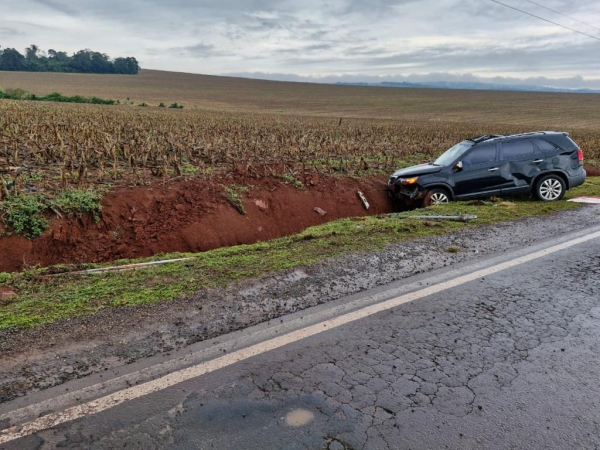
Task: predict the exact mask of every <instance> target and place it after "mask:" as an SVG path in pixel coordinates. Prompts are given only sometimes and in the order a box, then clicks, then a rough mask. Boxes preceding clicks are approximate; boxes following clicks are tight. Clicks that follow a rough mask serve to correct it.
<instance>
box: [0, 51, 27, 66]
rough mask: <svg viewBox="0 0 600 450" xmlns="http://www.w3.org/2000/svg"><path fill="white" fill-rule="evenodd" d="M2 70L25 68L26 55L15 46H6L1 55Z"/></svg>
mask: <svg viewBox="0 0 600 450" xmlns="http://www.w3.org/2000/svg"><path fill="white" fill-rule="evenodd" d="M0 70H12V71H15V70H25V57H24V56H23V55H21V53H19V52H18V51H17V50H15V49H14V48H5V49H4V51H2V54H1V55H0Z"/></svg>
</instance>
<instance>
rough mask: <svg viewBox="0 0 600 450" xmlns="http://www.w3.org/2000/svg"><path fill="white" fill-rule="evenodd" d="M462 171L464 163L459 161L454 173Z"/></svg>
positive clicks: (455, 165)
mask: <svg viewBox="0 0 600 450" xmlns="http://www.w3.org/2000/svg"><path fill="white" fill-rule="evenodd" d="M461 170H463V163H462V161H459V162H457V163H456V164H454V171H455V172H460V171H461Z"/></svg>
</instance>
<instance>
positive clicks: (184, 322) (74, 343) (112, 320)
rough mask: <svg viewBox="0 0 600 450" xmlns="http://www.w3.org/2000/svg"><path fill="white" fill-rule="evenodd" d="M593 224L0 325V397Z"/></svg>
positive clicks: (571, 220)
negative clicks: (24, 326) (35, 324)
mask: <svg viewBox="0 0 600 450" xmlns="http://www.w3.org/2000/svg"><path fill="white" fill-rule="evenodd" d="M598 224H600V207H598V206H586V207H582V208H580V209H578V210H574V211H565V212H561V213H557V214H554V215H551V216H544V217H534V218H529V219H522V220H518V221H513V222H503V223H498V224H495V225H490V226H483V227H477V228H468V229H464V230H462V231H459V232H456V233H451V234H446V235H443V236H436V237H431V238H424V239H419V240H414V241H410V242H402V243H398V244H393V245H389V246H387V247H386V248H385V249H384V250H382V251H377V252H372V253H361V254H348V255H345V256H343V257H339V258H332V259H329V260H326V261H323V262H321V263H318V264H315V265H313V266H310V267H302V268H297V269H295V270H290V271H286V272H282V273H279V274H277V275H273V276H266V277H263V278H260V279H255V280H252V281H244V282H243V283H239V284H236V285H232V286H229V287H227V288H219V289H206V290H201V291H198V292H196V293H195V294H193V295H190V296H188V297H185V298H181V299H178V300H174V301H169V302H164V303H160V304H156V305H149V306H139V307H135V308H120V309H107V310H103V311H101V312H99V313H97V314H95V315H92V316H86V317H80V318H75V319H69V320H63V321H59V322H55V323H53V324H50V325H47V326H43V327H40V328H36V329H31V330H6V331H2V332H0V354H1V355H2V356H1V357H0V362H1V363H0V364H1V365H0V380H1V381H0V403H4V402H7V401H10V400H12V399H14V398H16V397H19V396H22V395H24V394H26V393H27V392H30V391H34V390H41V389H46V388H49V387H52V386H56V385H60V384H62V383H64V382H65V381H68V380H71V379H75V378H81V377H85V376H87V375H90V374H92V373H98V372H102V371H104V370H108V369H114V368H118V367H120V366H124V365H127V364H130V363H133V362H135V361H139V360H141V359H144V358H147V357H151V356H154V355H159V354H168V353H169V352H172V351H174V350H178V349H181V348H184V347H186V346H188V345H191V344H193V343H195V342H198V341H202V340H205V339H209V338H213V337H216V336H219V335H222V334H226V333H229V332H231V331H235V330H239V329H242V328H246V327H248V326H251V325H255V324H258V323H261V322H264V321H268V320H271V319H274V318H277V317H280V316H282V315H285V314H289V313H292V312H296V311H299V310H302V309H305V308H308V307H311V306H315V305H318V304H322V303H326V302H329V301H333V300H337V299H339V298H342V297H344V296H347V295H350V294H354V293H357V292H361V291H364V290H367V289H371V288H375V287H377V286H381V285H384V284H387V283H390V282H392V281H397V280H401V279H403V278H407V277H410V276H411V275H414V274H418V273H424V272H428V271H430V270H434V269H438V268H442V267H444V266H449V265H452V264H457V263H461V262H466V261H469V260H473V259H476V258H479V257H481V256H486V255H490V254H494V253H497V252H502V251H507V250H510V249H514V248H518V247H524V246H528V245H531V244H534V243H536V242H540V241H542V240H546V239H549V238H552V237H554V236H559V235H562V234H565V233H569V232H574V231H577V230H581V229H584V228H587V227H590V226H594V225H598ZM449 249H452V251H449Z"/></svg>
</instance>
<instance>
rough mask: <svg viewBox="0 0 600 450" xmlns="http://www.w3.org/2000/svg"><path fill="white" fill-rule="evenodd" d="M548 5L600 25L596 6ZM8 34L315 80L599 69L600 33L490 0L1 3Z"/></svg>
mask: <svg viewBox="0 0 600 450" xmlns="http://www.w3.org/2000/svg"><path fill="white" fill-rule="evenodd" d="M519 6H522V7H523V9H525V10H527V11H530V12H532V13H535V14H538V15H541V16H543V17H545V18H547V19H549V20H553V21H557V22H559V23H562V24H564V25H566V26H571V27H574V28H577V29H582V31H585V32H590V33H592V34H598V35H600V32H598V30H594V29H590V28H589V27H588V28H587V29H585V30H584V29H583V28H585V25H583V24H580V23H577V22H574V21H571V20H570V19H568V18H566V17H563V16H560V15H557V14H554V13H552V12H551V11H548V10H544V9H543V8H540V7H537V6H535V5H533V4H529V3H528V4H526V5H520V4H519ZM548 6H549V7H551V8H552V9H556V10H557V11H564V12H565V13H566V14H569V15H572V16H573V17H575V18H577V19H579V20H583V21H586V22H589V23H600V3H598V2H589V1H583V0H552V1H551V2H550V3H548ZM24 23H29V24H30V25H24ZM2 30H4V31H2ZM13 30H14V32H13ZM0 36H1V37H2V43H1V44H2V46H3V47H15V48H21V49H24V48H25V47H26V46H28V45H30V44H32V43H36V44H37V45H39V46H40V47H41V48H44V49H47V48H50V47H52V48H57V49H64V50H66V51H68V52H74V51H76V50H79V49H81V48H91V49H94V50H98V51H102V52H106V53H108V54H110V55H111V56H129V55H131V56H136V57H137V58H138V60H139V61H140V63H141V65H142V67H147V68H155V69H163V70H178V71H185V72H197V73H209V74H221V73H252V72H262V73H277V74H281V73H293V74H296V75H298V76H300V77H316V78H319V77H324V76H338V75H339V76H357V77H360V76H362V77H370V76H379V77H384V76H389V77H392V78H394V77H402V76H407V74H410V73H421V74H427V73H452V74H455V75H457V76H462V75H464V74H474V75H475V76H484V77H494V76H499V77H509V78H510V77H515V78H527V77H537V78H544V77H546V78H551V79H558V78H560V79H566V80H571V82H573V83H576V82H577V78H576V77H577V76H578V75H579V76H583V77H584V79H588V78H590V77H594V76H596V73H597V71H598V63H597V59H595V55H598V54H599V53H600V42H598V41H594V40H592V39H590V38H586V37H584V36H581V35H577V34H575V33H573V32H570V31H567V30H564V29H562V28H560V27H557V26H555V25H551V24H549V23H546V22H543V21H540V20H537V19H535V18H532V17H529V16H526V15H523V14H520V13H518V12H516V11H513V10H510V9H508V8H505V7H502V6H500V5H497V4H494V3H493V2H489V1H482V0H373V1H369V2H365V1H364V0H327V1H325V2H324V1H322V0H303V1H302V2H298V1H297V0H293V1H292V0H277V1H276V0H245V1H244V2H240V1H239V0H203V1H201V2H199V1H197V0H170V1H169V2H166V1H164V0H128V1H123V0H78V1H77V2H75V1H71V0H21V1H19V2H15V3H14V5H11V8H10V9H6V10H5V11H3V15H2V17H0Z"/></svg>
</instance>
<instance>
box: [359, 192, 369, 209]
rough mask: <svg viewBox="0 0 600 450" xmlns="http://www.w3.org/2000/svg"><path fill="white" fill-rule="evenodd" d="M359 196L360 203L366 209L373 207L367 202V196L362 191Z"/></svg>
mask: <svg viewBox="0 0 600 450" xmlns="http://www.w3.org/2000/svg"><path fill="white" fill-rule="evenodd" d="M357 195H358V198H360V201H361V202H362V204H363V206H364V207H365V209H366V210H368V209H369V208H370V207H371V205H369V202H368V201H367V198H366V197H365V194H363V193H362V192H361V191H358V192H357Z"/></svg>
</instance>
